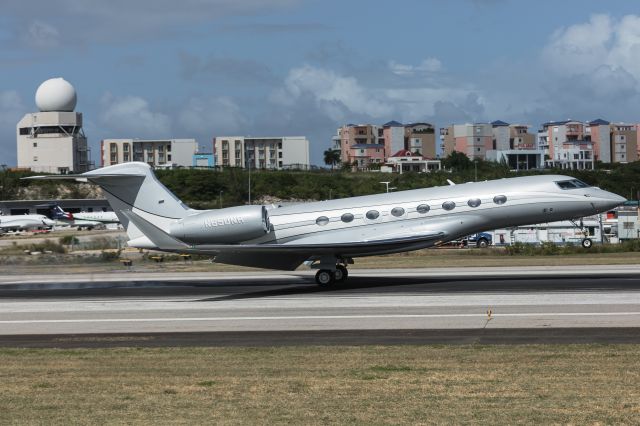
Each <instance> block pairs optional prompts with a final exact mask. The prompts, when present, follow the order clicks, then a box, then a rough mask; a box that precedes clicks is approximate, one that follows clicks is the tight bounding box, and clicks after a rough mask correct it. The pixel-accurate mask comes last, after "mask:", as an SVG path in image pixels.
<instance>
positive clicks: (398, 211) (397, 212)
mask: <svg viewBox="0 0 640 426" xmlns="http://www.w3.org/2000/svg"><path fill="white" fill-rule="evenodd" d="M391 214H392V215H393V216H395V217H400V216H402V215H403V214H404V209H403V208H402V207H394V208H393V209H391Z"/></svg>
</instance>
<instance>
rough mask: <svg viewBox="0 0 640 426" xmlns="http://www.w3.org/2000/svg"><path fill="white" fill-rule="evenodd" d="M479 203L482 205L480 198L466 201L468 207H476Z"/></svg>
mask: <svg viewBox="0 0 640 426" xmlns="http://www.w3.org/2000/svg"><path fill="white" fill-rule="evenodd" d="M480 203H482V201H480V198H472V199H470V200H469V201H467V204H469V207H478V206H479V205H480Z"/></svg>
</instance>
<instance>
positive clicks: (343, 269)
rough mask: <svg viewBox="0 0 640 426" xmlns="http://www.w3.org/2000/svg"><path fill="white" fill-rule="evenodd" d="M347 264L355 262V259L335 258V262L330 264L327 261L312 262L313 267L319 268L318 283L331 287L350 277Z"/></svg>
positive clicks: (321, 285)
mask: <svg viewBox="0 0 640 426" xmlns="http://www.w3.org/2000/svg"><path fill="white" fill-rule="evenodd" d="M323 260H324V259H323ZM347 264H353V259H340V260H338V259H333V262H332V263H329V264H327V262H326V261H320V262H318V263H314V264H312V265H311V267H312V268H314V269H315V268H317V269H318V272H316V283H317V284H318V285H319V286H320V287H331V286H332V285H334V284H337V283H343V282H345V281H346V280H347V278H348V277H349V271H348V270H347ZM331 266H333V268H331Z"/></svg>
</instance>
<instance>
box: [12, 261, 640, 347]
mask: <svg viewBox="0 0 640 426" xmlns="http://www.w3.org/2000/svg"><path fill="white" fill-rule="evenodd" d="M593 269H594V270H596V271H595V272H590V271H589V270H586V269H585V268H572V267H569V268H544V269H542V268H540V269H536V268H527V269H526V270H522V269H521V268H482V269H480V268H475V269H467V268H464V270H460V269H458V270H445V269H442V270H438V271H434V270H404V271H401V270H380V271H374V270H369V271H364V270H360V271H359V270H353V271H351V273H352V275H351V277H350V278H349V282H348V283H346V284H343V285H340V286H336V287H334V288H331V289H329V290H325V289H321V288H319V287H317V286H316V285H315V283H314V282H313V275H312V274H311V273H293V274H283V273H270V272H264V273H262V272H259V273H256V272H252V273H225V274H220V273H218V274H174V275H171V274H155V275H154V274H147V275H144V274H139V275H131V274H130V275H126V274H119V275H114V274H112V275H105V276H91V277H85V278H84V279H82V277H77V276H74V277H67V278H64V276H48V277H4V278H3V279H2V280H0V346H4V347H109V346H270V345H302V344H304V345H314V344H317V345H323V344H332V345H336V344H342V345H362V344H425V343H454V344H456V343H457V344H472V343H480V344H496V343H502V344H510V343H640V268H639V267H637V266H626V267H624V266H621V267H617V266H616V267H613V266H612V267H599V268H593ZM214 275H215V276H214Z"/></svg>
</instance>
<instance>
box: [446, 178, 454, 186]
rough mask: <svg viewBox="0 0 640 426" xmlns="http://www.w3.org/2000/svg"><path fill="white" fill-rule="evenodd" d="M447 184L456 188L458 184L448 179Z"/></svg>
mask: <svg viewBox="0 0 640 426" xmlns="http://www.w3.org/2000/svg"><path fill="white" fill-rule="evenodd" d="M447 183H449V185H451V186H455V184H456V183H455V182H454V181H452V180H451V179H447Z"/></svg>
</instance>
